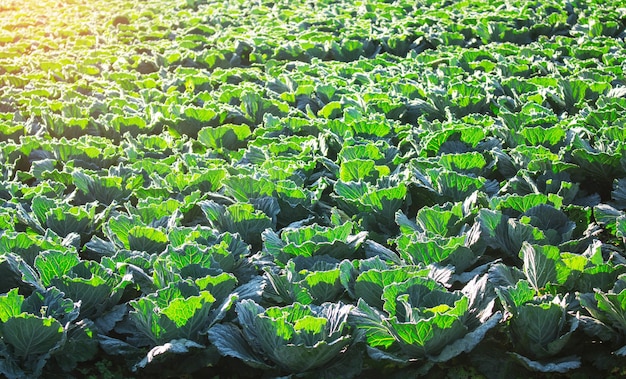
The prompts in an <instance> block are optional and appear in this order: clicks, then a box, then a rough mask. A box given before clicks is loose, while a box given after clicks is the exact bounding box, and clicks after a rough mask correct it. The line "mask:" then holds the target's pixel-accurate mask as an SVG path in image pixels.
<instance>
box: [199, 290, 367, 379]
mask: <svg viewBox="0 0 626 379" xmlns="http://www.w3.org/2000/svg"><path fill="white" fill-rule="evenodd" d="M351 309H352V306H350V305H345V304H342V303H323V304H322V305H319V306H317V305H303V304H301V303H293V304H291V305H288V306H284V307H270V308H263V307H262V306H261V305H259V304H257V303H256V302H254V301H253V300H249V299H246V300H243V301H241V302H240V303H237V305H236V310H237V321H238V324H239V326H237V325H235V324H218V325H215V326H214V327H213V328H211V329H210V330H209V339H210V340H211V342H212V343H213V344H214V345H215V346H216V347H217V348H218V350H219V351H220V353H221V354H222V355H225V356H231V357H235V358H238V359H240V360H242V361H243V362H244V363H246V364H247V365H249V366H251V367H254V368H265V369H272V368H273V369H275V370H277V371H279V372H285V373H291V374H304V373H313V372H315V373H316V375H319V376H322V377H329V378H330V377H338V376H341V377H351V376H354V375H355V374H357V373H358V372H359V371H360V363H359V360H358V357H356V356H353V355H352V354H350V352H351V350H350V348H349V347H350V345H352V344H353V343H354V342H355V338H354V334H353V330H352V328H351V327H350V326H349V324H348V315H349V313H350V310H351Z"/></svg>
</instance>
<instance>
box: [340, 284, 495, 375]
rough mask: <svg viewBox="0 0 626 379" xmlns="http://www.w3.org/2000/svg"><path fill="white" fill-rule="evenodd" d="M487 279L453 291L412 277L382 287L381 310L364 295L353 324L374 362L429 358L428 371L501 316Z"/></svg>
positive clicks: (471, 343)
mask: <svg viewBox="0 0 626 379" xmlns="http://www.w3.org/2000/svg"><path fill="white" fill-rule="evenodd" d="M494 298H495V295H493V291H491V290H489V286H488V283H487V277H486V276H483V277H482V278H480V279H479V278H478V277H476V278H474V279H473V280H472V281H470V282H469V283H468V284H467V285H466V287H465V288H464V289H463V290H462V291H454V292H450V291H448V290H447V289H446V288H445V287H443V286H442V285H440V284H438V283H437V282H436V281H434V280H432V279H428V278H424V277H420V276H413V277H411V278H409V279H407V280H405V281H403V282H400V283H392V284H389V285H387V286H385V287H384V288H383V293H382V300H383V305H382V309H379V308H376V307H374V306H371V305H370V304H368V303H367V302H366V301H364V300H363V299H360V300H359V301H358V303H357V307H356V308H355V310H354V311H353V312H352V314H351V323H352V324H353V325H354V326H355V327H356V328H357V329H358V330H361V331H363V332H364V334H365V339H366V342H367V345H368V349H367V352H368V354H369V356H370V357H371V358H372V359H374V360H384V361H387V362H390V363H395V364H400V365H403V364H407V363H410V362H416V361H420V360H421V361H425V364H424V366H423V369H424V370H426V371H427V370H428V368H429V367H430V366H432V365H433V364H434V363H441V362H446V361H448V360H450V359H452V358H454V357H456V356H458V355H459V354H461V353H463V352H470V351H471V350H472V349H473V348H474V347H475V346H476V345H477V344H478V343H479V342H480V341H481V340H482V339H483V338H484V336H485V334H486V333H487V332H488V331H489V330H490V329H492V328H493V327H494V326H496V325H497V323H498V321H499V320H500V319H501V318H502V315H501V313H500V312H496V311H494V303H495V302H494Z"/></svg>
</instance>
